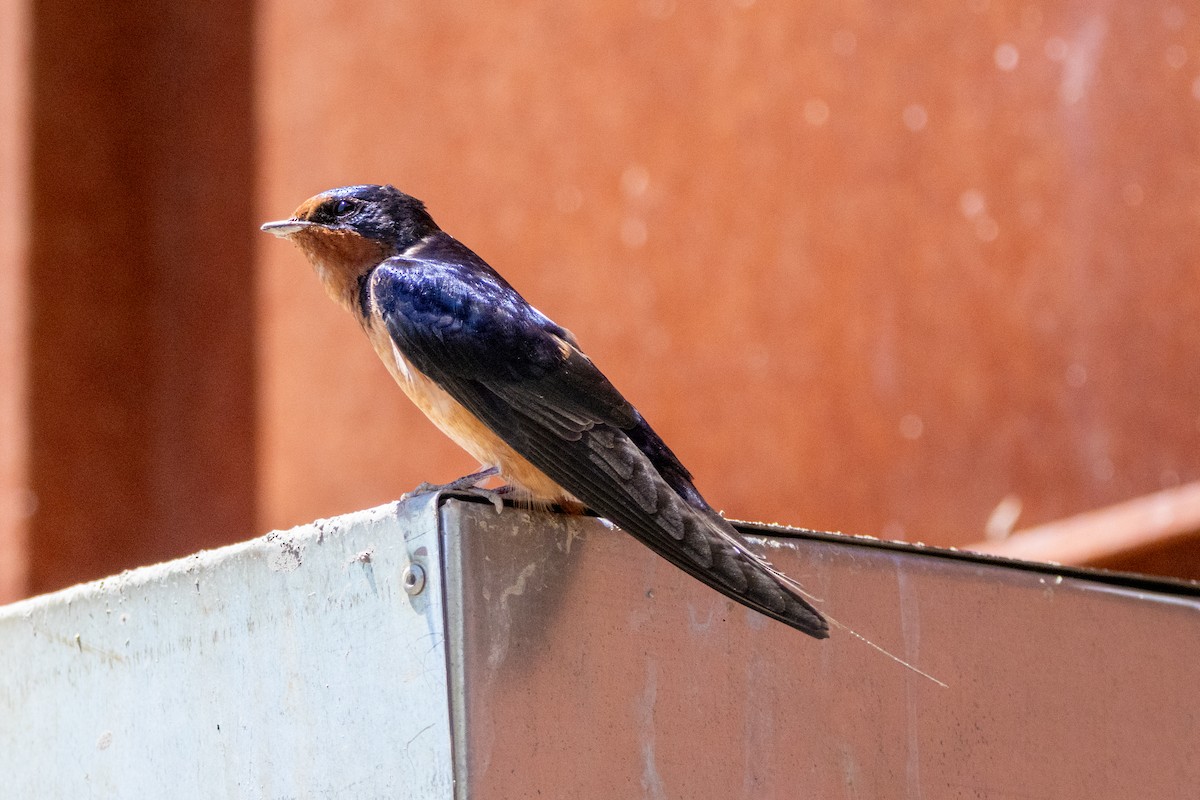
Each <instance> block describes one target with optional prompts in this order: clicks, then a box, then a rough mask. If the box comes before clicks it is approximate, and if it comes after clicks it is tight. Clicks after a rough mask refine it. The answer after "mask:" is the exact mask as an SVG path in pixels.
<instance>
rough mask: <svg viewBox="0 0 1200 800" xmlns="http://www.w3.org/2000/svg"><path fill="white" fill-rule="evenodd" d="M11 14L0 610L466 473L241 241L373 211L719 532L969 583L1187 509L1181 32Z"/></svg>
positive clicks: (632, 12) (1199, 471)
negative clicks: (502, 301) (834, 534)
mask: <svg viewBox="0 0 1200 800" xmlns="http://www.w3.org/2000/svg"><path fill="white" fill-rule="evenodd" d="M3 9H4V13H5V14H6V15H7V17H4V18H3V19H0V21H7V19H8V17H12V18H13V19H14V20H18V21H20V20H26V22H28V23H29V24H24V23H22V24H21V25H20V26H18V27H9V28H7V29H6V30H7V31H17V33H16V34H12V33H7V34H6V35H8V36H19V37H21V38H20V41H21V42H24V43H26V45H27V48H28V53H29V56H28V59H25V60H22V59H21V58H19V57H13V56H11V55H8V56H7V58H8V60H7V61H5V62H4V63H5V64H6V65H8V64H10V62H11V63H12V64H13V65H14V66H9V67H8V68H7V69H6V71H5V73H4V76H3V77H0V82H2V83H3V87H2V88H0V104H3V108H4V110H5V114H6V118H5V120H4V123H3V125H4V127H2V128H0V131H2V132H3V135H4V137H5V143H4V148H3V149H0V164H3V165H4V171H3V172H0V191H2V192H5V193H6V196H8V197H11V198H16V200H15V202H14V203H13V205H16V206H17V207H19V208H21V209H25V210H27V217H21V216H20V215H19V214H12V215H10V216H9V217H8V218H7V220H6V224H7V225H8V226H9V227H8V228H6V229H5V230H6V231H7V230H18V231H23V232H24V233H25V238H24V239H20V238H18V239H12V238H8V239H6V242H5V243H4V245H3V249H0V258H2V259H3V263H0V295H2V296H0V310H3V311H4V315H5V318H4V319H3V320H0V338H3V342H2V343H0V348H2V349H0V353H3V354H4V363H0V379H2V380H0V497H3V498H5V501H4V502H5V505H4V507H3V509H0V557H2V558H3V559H4V560H5V563H4V564H0V597H13V596H17V595H20V594H24V593H27V592H31V591H40V590H44V589H50V588H55V587H57V586H61V585H63V584H65V583H69V582H71V581H74V580H79V579H84V578H92V577H97V576H100V575H103V574H106V573H109V572H112V571H115V570H118V569H120V568H122V567H125V566H132V565H135V564H138V563H145V562H147V561H152V560H155V559H159V558H164V557H168V556H172V555H182V554H184V553H187V552H189V551H191V550H194V549H195V548H197V547H200V546H208V545H213V544H217V543H220V542H224V541H232V540H236V539H240V538H246V537H248V536H251V535H254V534H256V533H260V532H262V531H264V530H266V529H268V528H271V527H281V526H286V525H291V524H295V523H300V522H304V521H307V520H309V519H312V518H314V517H317V516H328V515H332V514H336V513H339V512H343V511H347V510H350V509H354V508H359V507H363V506H366V505H371V504H375V503H380V502H384V501H386V500H389V499H393V498H395V497H397V496H398V495H399V494H400V493H401V492H402V491H404V490H405V489H407V488H410V487H411V486H413V485H415V484H416V483H418V482H420V481H422V480H446V479H450V478H453V477H456V476H457V475H459V474H462V473H464V472H466V471H468V470H470V469H471V468H473V466H474V464H473V463H472V462H471V461H470V460H469V458H468V457H467V456H466V455H465V454H462V453H460V452H458V451H457V450H456V449H455V447H454V446H453V445H452V444H450V443H449V442H448V441H446V440H444V439H443V438H442V437H441V435H440V434H438V433H437V432H436V431H435V430H434V429H433V428H432V426H431V425H429V424H428V423H427V422H425V421H424V419H423V418H421V417H420V415H419V413H418V412H416V411H415V410H414V409H412V408H411V407H410V406H409V404H408V401H407V400H406V399H405V398H404V397H403V395H402V394H401V392H400V391H399V390H398V389H397V388H396V387H394V386H393V385H391V384H390V381H389V379H388V377H387V375H386V373H385V372H384V370H383V368H382V367H381V366H380V365H379V364H378V363H377V362H376V359H375V356H374V355H373V353H372V352H371V349H370V348H369V347H368V346H367V344H366V342H365V341H364V340H363V339H362V337H361V334H360V333H359V332H358V331H357V329H356V326H355V324H354V322H353V321H352V320H351V319H350V318H349V317H348V316H346V315H345V314H344V312H342V311H340V310H339V309H337V308H336V307H334V305H333V304H332V303H330V302H329V301H328V300H327V299H325V298H324V297H323V295H322V294H321V290H320V288H319V286H318V284H317V281H316V280H315V278H313V277H312V275H311V274H310V271H309V269H308V267H307V265H306V264H305V263H304V262H303V260H302V258H301V257H300V255H299V253H297V252H296V251H294V250H293V249H292V248H290V247H289V246H287V245H285V244H283V243H281V242H278V241H276V240H274V239H271V238H269V237H266V236H265V235H261V234H259V233H258V232H257V230H256V228H257V225H258V223H260V222H262V221H263V220H266V219H275V218H279V217H282V216H286V215H287V214H289V213H290V212H291V210H292V209H293V208H294V207H295V206H296V205H297V204H298V203H299V202H300V201H301V200H303V199H304V198H306V197H307V196H309V195H311V194H313V193H315V192H317V191H320V190H322V189H326V188H329V187H332V186H336V185H341V184H346V183H352V182H361V181H387V182H392V183H394V184H396V185H397V186H399V187H401V188H402V189H404V190H406V191H408V192H410V193H412V194H415V195H417V196H418V197H421V198H423V199H424V200H426V201H427V203H428V204H429V206H430V209H431V210H432V212H433V214H434V216H435V218H436V219H437V220H438V221H439V222H440V223H441V224H442V225H443V226H444V227H445V228H446V229H447V230H449V231H450V232H452V233H453V234H455V235H456V236H458V237H459V238H461V239H462V240H463V241H465V242H466V243H468V244H469V245H470V246H472V247H473V248H475V249H476V250H477V251H478V252H479V253H480V254H481V255H483V256H484V257H485V258H486V259H488V260H489V261H490V262H491V263H492V264H493V265H494V266H496V267H497V268H498V269H499V270H500V271H501V272H503V273H504V274H505V275H506V276H507V277H508V278H509V279H510V280H511V281H512V282H513V283H514V284H515V285H516V286H517V287H518V288H519V289H520V290H521V291H522V292H523V293H524V294H525V295H526V296H527V297H528V298H529V299H530V300H531V301H532V302H534V303H535V304H536V305H538V306H539V307H540V308H542V310H544V311H546V312H547V313H548V314H550V315H551V316H552V317H554V318H555V319H556V320H558V321H559V322H561V323H562V324H564V325H566V326H567V327H569V328H571V329H572V330H574V331H575V333H576V334H577V335H578V336H579V338H580V340H581V341H582V343H583V345H584V347H585V348H586V349H587V350H588V351H589V352H590V353H591V354H592V356H593V357H594V358H595V360H596V361H597V363H598V364H599V365H600V366H601V367H602V368H603V369H604V370H605V371H606V372H607V373H608V374H609V376H610V377H611V378H612V379H613V380H614V382H615V383H616V384H617V385H618V386H619V387H621V388H622V389H623V390H624V391H625V393H626V394H627V395H628V396H629V397H630V399H631V400H633V401H634V403H635V404H637V405H638V407H639V408H640V409H641V410H642V412H643V413H644V414H645V415H646V417H647V418H648V419H650V421H651V422H652V423H653V424H654V425H655V427H657V428H658V430H659V432H660V433H661V434H662V435H663V436H664V438H666V439H667V441H668V442H669V443H670V444H671V445H672V446H673V447H674V448H675V449H676V451H677V452H678V453H679V455H680V456H681V457H682V459H683V460H684V462H685V463H686V464H688V466H689V467H691V469H692V470H693V472H694V473H695V474H696V476H697V480H698V483H699V485H700V488H701V490H702V491H704V492H705V493H706V495H707V496H708V497H709V499H710V500H711V501H712V502H713V504H714V505H716V506H718V507H720V508H723V509H725V511H726V512H727V513H728V514H729V515H731V516H736V517H744V518H752V519H760V520H767V521H780V522H787V523H792V524H796V525H804V526H809V527H816V528H830V529H840V530H846V531H851V532H856V533H871V534H877V535H885V536H891V537H907V538H914V539H922V540H925V541H928V542H933V543H940V544H955V543H957V544H962V543H966V542H969V541H974V540H977V539H979V538H981V535H982V532H983V528H984V525H985V523H986V520H987V519H988V517H989V515H990V514H991V513H992V511H993V509H995V508H996V506H997V504H998V503H1000V502H1001V500H1003V499H1005V498H1015V499H1016V500H1017V501H1019V503H1020V505H1021V515H1020V517H1019V519H1018V521H1017V524H1018V526H1025V525H1030V524H1035V523H1039V522H1045V521H1048V520H1051V519H1054V518H1057V517H1060V516H1063V515H1067V514H1071V513H1074V512H1078V511H1082V510H1085V509H1089V508H1093V507H1096V506H1100V505H1105V504H1108V503H1112V502H1117V501H1119V500H1123V499H1125V498H1128V497H1131V496H1135V495H1139V494H1143V493H1147V492H1151V491H1154V490H1157V489H1159V488H1161V487H1163V486H1167V485H1173V484H1175V483H1178V482H1184V481H1193V480H1197V479H1200V458H1198V457H1197V455H1196V454H1197V453H1198V452H1200V407H1198V404H1197V402H1196V400H1197V398H1198V397H1200V359H1198V358H1197V355H1198V354H1200V326H1197V325H1196V322H1195V321H1196V320H1197V319H1198V318H1200V271H1198V270H1197V256H1198V254H1200V168H1198V167H1197V164H1200V77H1198V76H1200V68H1198V67H1197V64H1200V14H1197V13H1195V12H1194V11H1193V10H1191V9H1190V8H1188V7H1186V6H1184V5H1182V4H1180V5H1173V4H1169V3H1166V4H1151V6H1145V5H1137V4H1124V5H1122V4H1095V3H1082V2H1057V3H1047V4H1042V5H1035V4H1030V3H1027V2H1016V1H1015V0H991V1H990V2H988V1H987V0H974V1H973V2H961V1H960V0H955V1H954V2H950V1H949V0H931V1H930V2H925V3H923V4H920V5H919V6H911V7H908V8H903V7H897V4H894V3H870V2H857V3H850V4H841V5H831V4H828V3H816V2H808V3H783V2H768V0H758V2H754V0H748V1H746V0H743V1H742V2H725V3H703V4H695V3H687V4H685V3H678V2H674V1H673V0H630V2H620V3H608V4H578V5H577V6H575V5H571V4H562V3H554V2H540V3H539V2H530V3H524V4H510V6H509V7H507V8H503V7H500V6H496V5H491V6H487V5H480V4H477V3H456V2H413V3H406V4H397V3H393V2H383V1H382V0H379V1H377V2H364V3H356V4H352V5H347V4H334V3H314V2H306V1H305V0H299V1H293V2H288V3H283V2H264V3H261V4H259V6H258V7H257V10H256V15H255V16H251V15H250V14H249V12H248V10H247V8H246V7H245V6H244V5H243V4H236V3H231V2H217V3H210V4H192V5H186V4H185V5H179V4H174V5H170V6H167V7H165V8H164V10H163V13H161V14H154V15H146V14H144V13H142V12H141V11H140V10H132V9H131V10H129V11H127V12H125V11H122V10H121V9H119V8H118V9H115V10H112V11H111V13H107V14H105V15H101V17H96V15H95V14H83V13H81V7H80V4H78V3H74V2H70V0H51V2H43V3H38V4H36V5H35V4H32V3H30V2H28V0H25V1H24V2H16V1H14V2H9V3H6V4H4V5H3ZM0 41H3V40H0ZM14 52H16V51H14V50H12V49H8V50H7V51H6V53H7V54H12V53H14ZM9 109H13V110H14V114H13V115H8V113H7V112H8V110H9ZM22 219H24V220H25V221H23V222H22V221H20V220H22ZM14 226H15V227H14ZM21 242H25V243H26V244H25V245H22V244H21ZM18 293H24V299H21V298H20V297H19V296H18ZM14 298H16V299H14ZM22 308H23V309H25V311H26V312H27V313H26V317H25V318H22V317H21V316H20V315H19V314H16V315H13V314H12V313H11V312H12V311H13V309H22ZM10 377H11V378H12V379H11V380H10V379H9V378H10Z"/></svg>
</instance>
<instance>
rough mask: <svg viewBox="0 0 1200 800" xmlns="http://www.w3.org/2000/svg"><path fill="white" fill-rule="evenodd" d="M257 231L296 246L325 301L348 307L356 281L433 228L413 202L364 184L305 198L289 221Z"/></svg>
mask: <svg viewBox="0 0 1200 800" xmlns="http://www.w3.org/2000/svg"><path fill="white" fill-rule="evenodd" d="M262 229H263V230H264V231H266V232H267V233H273V234H275V235H276V236H278V237H280V238H281V239H287V240H289V241H291V242H293V243H294V244H295V245H296V246H297V247H299V248H300V249H301V250H302V251H303V252H304V255H306V256H307V257H308V260H309V261H310V262H311V263H312V265H313V268H314V269H316V271H317V274H318V275H319V276H320V278H321V281H322V283H324V284H325V289H326V291H327V292H329V294H330V296H331V297H333V298H334V299H335V300H337V301H338V302H339V303H341V304H342V305H344V306H346V307H347V308H353V307H354V305H355V304H356V303H357V297H358V280H359V278H360V277H362V276H363V275H365V274H367V273H368V272H370V271H371V270H372V269H374V267H375V265H376V264H378V263H379V262H381V261H383V260H384V259H386V258H391V257H392V256H395V255H399V254H400V253H403V252H404V251H405V250H407V249H408V248H410V247H412V246H413V245H415V244H417V243H418V242H420V241H421V240H422V239H424V238H425V237H426V236H428V235H429V234H431V233H433V232H435V231H437V230H438V226H437V223H435V222H434V221H433V218H432V217H430V216H429V212H427V211H426V210H425V204H424V203H422V202H421V201H420V200H418V199H416V198H415V197H410V196H409V195H406V194H404V192H401V191H399V190H398V189H396V188H395V187H392V186H378V185H375V184H366V185H361V186H343V187H341V188H340V189H330V190H329V191H327V192H322V193H321V194H318V195H316V196H314V197H310V198H309V199H307V200H305V201H304V202H303V203H301V204H300V207H299V208H297V209H296V213H294V214H293V215H292V216H291V218H290V219H284V220H279V221H278V222H268V223H266V224H265V225H263V226H262Z"/></svg>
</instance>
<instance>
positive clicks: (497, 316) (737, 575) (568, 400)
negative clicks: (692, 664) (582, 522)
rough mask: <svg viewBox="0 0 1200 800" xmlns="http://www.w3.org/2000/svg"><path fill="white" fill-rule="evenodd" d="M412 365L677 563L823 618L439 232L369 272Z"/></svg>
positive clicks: (577, 362) (818, 632)
mask: <svg viewBox="0 0 1200 800" xmlns="http://www.w3.org/2000/svg"><path fill="white" fill-rule="evenodd" d="M369 289H370V291H369V296H370V302H371V303H373V304H374V305H375V306H376V308H377V310H378V312H379V313H380V315H381V316H382V318H383V320H384V323H385V324H386V325H387V329H388V332H389V334H390V335H391V337H392V339H393V341H395V343H396V346H397V347H399V348H400V350H401V351H402V352H403V354H404V355H405V357H406V358H407V359H408V360H409V361H410V362H411V363H412V365H413V366H414V367H416V368H417V369H418V370H420V371H421V372H422V373H424V374H425V375H426V376H428V377H429V378H430V379H432V380H433V381H434V382H436V383H437V384H438V385H439V386H441V387H442V388H443V389H444V390H445V391H446V392H447V393H448V394H450V395H451V396H452V397H453V398H454V399H456V400H457V401H458V402H459V403H461V404H462V405H463V406H465V407H466V408H467V409H468V410H470V411H471V412H472V413H473V414H474V415H475V416H476V417H478V418H479V419H480V420H481V421H482V422H483V423H484V424H485V425H487V426H488V428H490V429H491V430H492V431H493V432H494V433H496V435H497V436H499V437H500V438H501V439H502V440H504V441H505V442H506V443H507V444H508V445H509V446H511V447H512V448H513V449H514V450H516V451H517V452H518V453H520V454H521V455H522V456H523V457H525V458H526V459H527V460H528V461H529V462H530V463H531V464H533V465H534V466H535V467H537V468H538V469H540V470H541V471H542V472H544V473H545V474H546V475H548V476H549V477H550V478H551V479H552V480H554V481H555V482H556V483H557V484H559V485H560V486H562V487H563V488H564V489H566V490H567V491H568V492H570V493H571V494H573V495H574V496H575V497H577V498H579V499H580V500H581V501H582V502H584V503H585V504H587V505H588V506H589V507H591V508H592V509H594V510H595V511H596V512H597V513H599V514H601V515H602V516H604V517H606V518H607V519H609V520H611V521H612V522H614V523H616V524H617V525H618V526H620V527H621V528H622V529H623V530H625V531H626V532H628V533H630V534H632V535H633V536H635V537H636V538H638V539H639V540H641V541H642V542H643V543H645V544H646V545H648V546H649V547H651V548H652V549H653V550H655V551H656V552H657V553H659V554H660V555H662V556H663V557H664V558H666V559H668V560H669V561H671V562H672V563H673V564H675V565H676V566H678V567H680V568H681V569H683V570H685V571H686V572H688V573H689V574H691V575H693V576H695V577H696V578H698V579H700V580H701V581H703V582H705V583H707V584H709V585H710V586H712V587H714V588H716V589H718V590H719V591H721V592H723V593H725V594H727V595H729V596H730V597H732V598H734V599H736V600H738V601H739V602H742V603H744V604H746V605H748V606H750V607H751V608H755V609H757V610H758V611H761V612H762V613H764V614H767V615H769V616H771V617H774V618H776V619H779V620H781V621H783V622H786V623H788V624H789V625H792V626H794V627H797V628H799V629H800V630H803V631H805V632H806V633H809V634H812V635H814V636H823V635H825V634H826V630H827V629H826V626H825V622H824V620H823V619H822V618H821V616H820V615H819V614H818V613H817V612H816V611H815V610H814V609H813V608H812V607H811V606H809V605H808V604H807V603H806V602H804V600H803V599H801V598H800V597H799V595H798V594H797V593H796V591H795V590H794V589H792V588H788V587H789V583H790V582H789V581H788V580H787V579H786V578H785V577H784V576H782V575H780V574H779V573H777V572H775V571H774V570H773V569H772V568H771V567H770V566H769V565H768V564H766V562H764V561H763V560H762V559H761V558H760V557H758V556H757V555H756V554H754V553H753V552H752V551H750V550H749V549H748V547H746V545H745V542H744V541H743V540H741V538H740V537H739V536H738V535H737V534H736V533H735V532H734V531H733V529H732V528H731V527H730V526H729V525H728V523H726V522H725V521H724V520H723V519H722V518H721V517H720V516H719V515H717V514H716V513H715V512H713V511H712V509H711V508H709V506H708V505H707V503H705V502H704V500H703V498H702V497H701V496H700V494H699V493H698V492H697V491H696V489H695V487H694V486H693V485H692V482H691V476H690V475H689V474H688V472H687V470H686V469H684V467H683V465H682V464H680V463H679V459H678V458H676V457H675V455H674V453H672V452H671V451H670V449H669V448H668V447H667V446H666V444H664V443H663V442H662V440H661V439H660V438H659V437H658V436H657V435H656V434H655V433H654V431H653V430H652V429H651V428H650V426H649V425H647V424H646V422H645V421H644V420H643V419H642V418H641V416H640V415H639V414H638V413H637V411H636V410H635V409H634V408H633V407H632V406H631V405H630V404H629V403H628V402H627V401H626V400H625V398H624V397H622V396H621V394H620V393H619V392H618V391H617V390H616V388H614V387H613V385H612V384H611V383H610V382H609V381H608V379H607V378H605V377H604V375H603V374H602V373H601V372H600V370H598V369H597V368H596V367H595V366H594V365H593V364H592V362H591V360H590V359H588V358H587V356H585V355H584V354H583V353H582V352H580V351H579V349H578V348H577V347H576V346H575V345H574V340H573V338H572V337H571V335H570V333H568V332H567V331H566V330H565V329H563V328H561V327H559V326H558V325H555V324H554V323H553V322H551V321H550V320H549V319H548V318H546V317H545V316H544V315H543V314H541V313H540V312H538V311H537V310H536V309H534V308H533V307H532V306H530V305H529V304H528V303H527V302H525V300H524V299H523V298H522V297H521V296H520V295H519V294H517V292H516V291H515V290H514V289H513V288H512V287H511V286H509V285H508V284H507V283H506V282H505V281H504V279H503V278H501V277H500V276H499V275H498V274H497V273H496V272H495V271H494V270H492V269H491V268H490V267H489V266H488V265H487V264H485V263H484V262H483V261H482V260H480V259H479V258H478V257H477V256H475V254H474V253H472V252H471V251H470V250H468V249H467V248H465V247H463V246H462V245H460V244H459V243H458V242H456V241H455V240H453V239H451V238H450V237H449V236H446V235H445V234H438V235H437V237H435V239H434V240H433V241H432V242H430V243H429V244H428V245H427V246H426V247H423V248H422V249H421V250H420V251H419V252H418V253H417V254H416V255H415V256H413V257H395V258H391V259H388V260H387V261H385V262H383V263H382V264H381V265H380V266H379V267H378V268H376V270H375V271H374V272H373V273H372V275H371V278H370V285H369Z"/></svg>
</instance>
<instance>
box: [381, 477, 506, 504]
mask: <svg viewBox="0 0 1200 800" xmlns="http://www.w3.org/2000/svg"><path fill="white" fill-rule="evenodd" d="M499 474H500V469H499V468H498V467H487V468H485V469H481V470H479V472H472V473H471V474H470V475H464V476H463V477H461V478H459V479H458V480H454V481H450V482H449V483H443V484H441V485H438V484H433V483H422V484H421V485H420V486H417V487H416V488H415V489H413V490H412V491H411V492H405V493H404V494H403V495H402V496H401V498H400V499H402V500H407V499H409V498H410V497H416V496H417V495H421V494H429V493H431V492H463V493H465V494H473V495H478V496H479V497H482V498H484V499H485V500H487V501H489V502H490V503H491V504H492V505H494V506H495V507H496V513H499V512H501V511H503V510H504V495H506V494H508V493H509V492H511V491H512V487H511V486H501V487H500V488H498V489H481V488H480V487H479V486H478V484H480V483H482V482H483V481H485V480H487V479H488V478H493V477H495V476H496V475H499Z"/></svg>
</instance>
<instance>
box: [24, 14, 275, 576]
mask: <svg viewBox="0 0 1200 800" xmlns="http://www.w3.org/2000/svg"><path fill="white" fill-rule="evenodd" d="M33 8H34V12H33V17H32V19H31V25H30V36H31V39H30V42H31V60H30V62H29V87H30V103H29V110H30V115H31V121H30V126H29V142H28V146H27V150H26V157H27V160H28V164H29V184H28V198H27V204H28V209H29V225H30V228H29V243H30V244H29V249H28V254H27V260H26V262H25V269H26V270H27V274H26V278H25V279H26V282H27V298H28V300H27V302H28V308H29V319H28V323H27V324H28V328H27V332H28V338H27V340H26V342H25V347H24V353H23V357H24V360H25V363H26V364H27V369H28V381H27V388H26V391H25V398H26V399H25V402H26V406H27V413H28V426H29V431H28V439H27V441H28V451H27V467H26V469H27V473H26V474H27V487H28V503H29V510H31V511H32V515H31V516H29V517H28V520H27V523H26V525H27V528H26V529H25V534H24V541H25V543H26V555H25V559H26V566H25V568H24V571H25V578H24V579H23V588H24V589H26V590H29V591H43V590H48V589H54V588H57V587H60V586H63V585H65V584H69V583H72V582H74V581H77V580H81V579H87V578H95V577H99V576H102V575H105V574H108V573H111V572H114V571H118V570H120V569H123V568H126V567H129V566H134V565H137V564H141V563H147V562H152V561H156V560H159V559H162V558H166V557H170V556H177V555H183V554H185V553H187V552H189V551H192V550H195V549H197V548H198V547H203V546H207V545H214V544H218V543H222V542H226V541H232V540H235V539H237V538H242V537H245V536H246V535H248V534H249V533H250V532H251V526H252V520H253V513H254V495H253V490H254V475H255V471H254V455H255V436H254V416H253V415H254V373H255V370H254V361H253V354H254V343H253V334H254V320H253V316H252V310H253V303H252V300H253V288H254V286H253V271H252V269H251V246H252V239H251V237H252V236H253V234H254V229H253V227H252V226H251V225H250V224H249V220H251V219H252V218H253V214H252V213H251V209H252V207H253V188H254V181H253V174H254V169H253V168H254V161H253V155H252V143H253V105H252V91H251V64H252V52H251V46H252V41H253V39H252V24H251V23H252V18H251V15H250V11H249V7H248V6H246V5H245V4H242V3H234V2H216V3H201V4H172V3H159V4H157V7H151V8H147V7H146V5H145V4H133V3H129V4H117V5H115V6H106V7H105V8H104V9H103V10H102V11H101V10H100V9H99V8H96V9H92V10H91V11H88V10H87V9H81V7H80V6H79V4H78V3H71V2H65V1H63V0H50V2H42V3H38V4H36V5H35V6H34V7H33Z"/></svg>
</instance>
